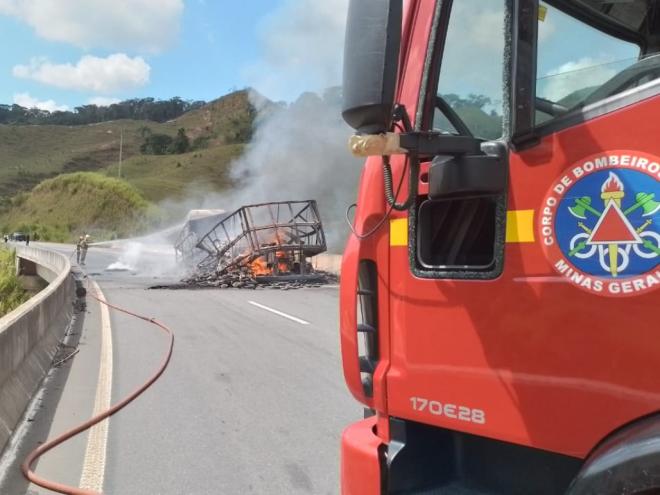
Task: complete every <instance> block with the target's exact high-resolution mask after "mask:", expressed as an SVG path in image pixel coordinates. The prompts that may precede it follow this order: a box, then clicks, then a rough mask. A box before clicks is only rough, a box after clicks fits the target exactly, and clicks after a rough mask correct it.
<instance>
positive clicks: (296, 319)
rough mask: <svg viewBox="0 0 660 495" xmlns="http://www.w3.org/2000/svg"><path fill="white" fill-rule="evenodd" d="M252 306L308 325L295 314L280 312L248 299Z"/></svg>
mask: <svg viewBox="0 0 660 495" xmlns="http://www.w3.org/2000/svg"><path fill="white" fill-rule="evenodd" d="M248 302H249V303H250V304H252V306H256V307H257V308H261V309H265V310H266V311H270V312H271V313H275V314H276V315H279V316H281V317H283V318H287V319H289V320H291V321H295V322H296V323H300V324H301V325H309V322H308V321H305V320H301V319H300V318H296V317H295V316H291V315H288V314H286V313H282V312H281V311H278V310H276V309H273V308H269V307H268V306H264V305H263V304H259V303H258V302H254V301H248Z"/></svg>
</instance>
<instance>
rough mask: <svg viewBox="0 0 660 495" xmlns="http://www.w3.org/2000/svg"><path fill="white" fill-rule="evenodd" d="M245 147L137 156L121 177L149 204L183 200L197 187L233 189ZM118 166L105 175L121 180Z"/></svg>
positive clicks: (225, 147) (109, 169)
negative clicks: (232, 176)
mask: <svg viewBox="0 0 660 495" xmlns="http://www.w3.org/2000/svg"><path fill="white" fill-rule="evenodd" d="M243 146H244V145H243V144H228V145H222V146H215V147H211V148H207V149H202V150H199V151H192V152H189V153H183V154H181V155H157V156H155V155H137V156H134V157H132V158H130V159H128V160H126V161H124V162H123V163H122V169H121V177H122V179H124V180H125V181H127V182H128V183H129V184H131V185H133V186H135V188H137V189H138V190H139V191H140V193H142V195H143V196H144V197H145V198H147V199H148V200H149V201H151V202H154V203H158V202H159V201H162V200H163V199H165V198H172V199H176V198H177V197H182V196H183V195H184V193H185V192H186V191H188V190H189V189H190V188H192V187H195V186H197V185H203V186H204V187H205V188H206V189H211V190H221V189H224V188H225V187H227V186H229V185H230V184H229V177H228V173H229V165H230V163H231V161H232V160H233V159H234V158H236V157H238V156H240V155H241V153H242V152H243ZM117 168H118V166H117V165H116V164H115V165H111V166H110V167H108V168H107V169H106V170H105V171H104V173H105V174H106V175H108V176H109V177H117V174H118V170H117Z"/></svg>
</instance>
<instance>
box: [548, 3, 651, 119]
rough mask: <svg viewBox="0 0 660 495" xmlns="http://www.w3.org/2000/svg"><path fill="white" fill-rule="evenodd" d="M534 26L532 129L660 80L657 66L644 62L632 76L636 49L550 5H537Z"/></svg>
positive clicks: (636, 55)
mask: <svg viewBox="0 0 660 495" xmlns="http://www.w3.org/2000/svg"><path fill="white" fill-rule="evenodd" d="M538 22H539V28H538V58H537V82H536V97H537V99H536V123H537V124H541V123H544V122H547V121H549V120H551V119H553V118H555V117H558V116H561V115H564V114H566V113H568V112H570V111H572V110H577V109H580V108H582V107H583V106H584V105H587V104H590V103H595V102H596V101H599V100H603V99H605V98H607V97H609V96H613V95H615V94H617V93H620V92H622V91H625V90H627V89H630V88H631V87H635V86H637V85H640V84H643V83H645V82H647V81H648V80H649V78H651V79H654V78H656V77H658V75H660V61H659V62H655V60H647V61H643V62H644V63H646V64H647V65H648V67H643V68H642V69H643V70H635V69H637V68H639V65H638V64H639V63H640V61H639V56H640V48H639V46H637V45H635V44H634V43H631V42H628V41H624V40H621V39H619V38H616V37H614V36H611V35H609V34H607V33H605V32H603V31H600V30H598V29H597V28H595V27H593V26H591V25H589V24H586V23H584V22H582V21H580V20H579V19H576V18H574V17H572V16H570V15H568V14H566V13H564V12H562V11H561V10H559V9H556V8H554V7H552V6H550V5H547V4H544V3H541V5H540V8H539V21H538ZM653 58H654V59H655V58H657V57H653ZM653 62H655V63H653ZM631 69H632V71H631Z"/></svg>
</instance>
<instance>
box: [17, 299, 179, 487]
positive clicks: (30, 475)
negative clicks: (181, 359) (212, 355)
mask: <svg viewBox="0 0 660 495" xmlns="http://www.w3.org/2000/svg"><path fill="white" fill-rule="evenodd" d="M90 296H91V297H92V298H94V299H96V300H97V301H98V302H100V303H101V304H105V305H106V306H108V307H109V308H112V309H115V310H117V311H120V312H122V313H126V314H127V315H130V316H134V317H135V318H139V319H141V320H144V321H148V322H149V323H152V324H154V325H156V326H157V327H159V328H160V329H161V330H163V331H164V332H165V333H166V334H168V335H169V340H170V343H169V346H168V349H167V353H166V355H165V357H164V358H163V360H162V362H161V364H160V367H159V368H158V370H157V371H156V373H154V374H153V375H152V376H151V378H149V379H148V380H147V381H146V382H145V383H144V384H142V385H140V386H139V387H138V388H137V389H135V390H134V391H133V392H132V393H131V394H129V395H127V396H126V397H125V398H124V399H122V400H121V401H120V402H118V403H116V404H115V405H114V406H112V407H110V409H107V410H106V411H103V412H102V413H100V414H98V415H97V416H94V417H93V418H91V419H90V420H88V421H86V422H84V423H82V424H80V425H79V426H77V427H75V428H72V429H71V430H68V431H66V432H64V433H62V434H61V435H60V436H58V437H57V438H54V439H53V440H51V441H49V442H46V443H44V444H42V445H40V446H39V447H37V448H36V449H34V450H33V451H32V452H30V454H29V455H28V456H27V458H26V459H25V461H23V464H22V465H21V471H23V476H25V477H26V478H27V479H28V480H30V481H31V482H32V483H34V484H36V485H39V486H41V487H42V488H47V489H48V490H52V491H54V492H58V493H64V494H67V495H98V494H97V492H93V491H91V490H83V489H81V488H78V487H74V486H68V485H64V484H62V483H57V482H55V481H50V480H47V479H44V478H41V477H39V476H37V475H36V474H35V472H34V471H32V469H31V466H32V464H33V463H34V462H35V461H36V460H37V459H38V458H39V457H41V456H42V455H44V454H45V453H46V452H48V451H49V450H51V449H53V448H55V447H57V446H58V445H59V444H61V443H63V442H65V441H67V440H69V439H70V438H72V437H74V436H76V435H78V434H79V433H82V432H83V431H85V430H88V429H89V428H91V427H92V426H94V425H95V424H97V423H100V422H101V421H103V420H104V419H106V418H108V417H110V416H112V415H113V414H115V413H116V412H118V411H120V410H121V409H123V408H124V407H125V406H127V405H128V404H130V403H131V402H132V401H133V400H135V399H136V398H137V397H138V396H140V394H142V392H144V391H145V390H147V389H148V388H149V387H150V386H151V385H152V384H153V383H154V382H155V381H156V380H158V377H160V375H162V374H163V371H165V368H167V365H168V363H169V362H170V358H171V357H172V349H173V348H174V333H173V332H172V330H170V329H169V328H168V327H167V326H165V325H163V324H162V323H160V322H158V321H156V319H155V318H149V317H147V316H142V315H139V314H137V313H133V312H132V311H129V310H127V309H124V308H121V307H119V306H115V305H114V304H110V303H109V302H107V301H106V300H105V299H101V298H99V297H96V296H95V295H94V294H91V293H90Z"/></svg>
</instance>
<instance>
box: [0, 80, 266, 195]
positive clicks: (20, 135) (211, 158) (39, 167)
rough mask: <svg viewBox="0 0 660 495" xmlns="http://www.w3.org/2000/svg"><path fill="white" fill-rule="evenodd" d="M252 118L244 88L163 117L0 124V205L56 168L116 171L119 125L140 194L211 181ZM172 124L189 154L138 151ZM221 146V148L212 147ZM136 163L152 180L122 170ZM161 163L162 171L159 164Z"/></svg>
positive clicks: (247, 133) (169, 133)
mask: <svg viewBox="0 0 660 495" xmlns="http://www.w3.org/2000/svg"><path fill="white" fill-rule="evenodd" d="M265 101H267V100H265ZM255 117H256V111H255V109H254V107H253V106H252V104H251V103H250V101H249V98H248V91H247V90H242V91H237V92H234V93H231V94H229V95H226V96H223V97H222V98H219V99H217V100H215V101H212V102H210V103H208V104H206V105H204V106H202V107H201V108H197V109H195V110H192V111H190V112H188V113H185V114H183V115H181V116H180V117H178V118H177V119H174V120H171V121H168V122H165V123H158V122H152V121H145V120H117V121H112V122H103V123H98V124H88V125H79V126H66V125H0V157H1V158H0V208H2V207H3V206H5V207H7V206H8V203H9V200H10V198H11V197H13V196H14V195H16V194H18V193H20V192H23V191H29V190H31V189H32V188H33V187H34V186H36V185H37V184H39V183H40V182H41V181H42V180H44V179H48V178H51V177H55V176H56V175H58V174H61V173H71V172H77V171H99V172H104V171H105V169H107V168H108V167H110V170H109V171H108V173H109V174H111V175H112V174H113V173H116V168H114V170H113V167H116V164H117V162H118V161H119V147H120V134H122V131H123V159H124V163H125V166H124V169H125V170H126V171H127V175H128V177H129V180H131V177H135V179H136V183H135V185H136V186H137V187H138V188H140V190H141V191H142V192H143V193H144V194H145V195H146V197H147V199H150V200H158V199H159V198H160V197H163V194H162V191H165V190H166V189H168V188H169V189H170V190H178V189H182V188H184V187H185V184H186V183H187V182H190V181H200V182H210V183H212V184H218V183H219V181H220V179H219V178H218V170H220V171H222V170H224V169H225V168H226V166H227V165H228V162H229V161H230V160H231V159H232V158H233V157H235V156H236V155H237V154H240V152H241V150H242V149H241V148H240V146H239V147H237V146H236V145H237V144H238V145H240V144H242V143H246V142H248V141H249V140H250V137H251V135H252V125H253V121H254V119H255ZM180 128H183V129H184V130H185V134H186V136H187V137H188V139H189V141H190V143H191V146H192V148H193V150H194V152H193V153H192V154H190V156H189V157H186V156H184V155H178V156H179V158H178V159H176V160H175V159H173V158H172V157H173V156H174V155H167V156H166V157H163V156H160V155H157V156H154V155H144V154H142V153H141V151H140V147H141V145H142V144H143V143H144V141H145V135H147V134H152V135H167V136H170V137H172V138H173V137H174V136H176V134H177V131H178V129H180ZM224 146H228V147H227V148H224V149H215V148H219V147H224ZM207 150H209V151H207ZM211 150H212V151H211ZM195 152H196V156H195ZM177 163H181V167H182V168H184V170H186V169H185V167H186V165H187V164H192V163H194V164H195V169H194V170H191V169H190V168H188V169H187V171H186V173H184V170H179V171H176V170H174V171H172V170H171V169H172V168H174V167H176V166H177V165H176V164H177ZM138 164H143V165H145V164H146V165H145V169H146V170H148V174H149V175H152V176H153V178H154V179H157V180H156V182H157V183H158V184H151V183H150V180H149V179H148V178H147V177H146V175H147V173H146V172H145V171H137V170H133V171H134V174H132V175H131V173H129V171H130V170H132V169H137V168H139V165H138ZM161 166H162V168H163V170H162V171H161V170H159V168H160V167H161ZM122 172H123V171H122ZM161 172H162V174H161ZM168 177H169V178H171V179H172V182H169V181H168ZM220 182H222V181H220ZM152 193H154V196H153V197H152V196H151V194H152Z"/></svg>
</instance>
